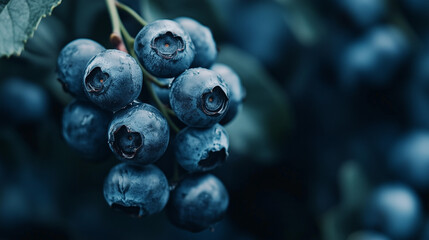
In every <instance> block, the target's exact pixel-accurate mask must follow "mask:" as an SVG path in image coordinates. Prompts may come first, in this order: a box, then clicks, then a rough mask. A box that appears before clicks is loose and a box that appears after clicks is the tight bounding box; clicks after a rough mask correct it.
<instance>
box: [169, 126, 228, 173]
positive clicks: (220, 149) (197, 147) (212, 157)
mask: <svg viewBox="0 0 429 240" xmlns="http://www.w3.org/2000/svg"><path fill="white" fill-rule="evenodd" d="M228 148H229V139H228V133H227V132H226V130H225V129H224V128H223V127H222V126H221V125H219V124H216V125H214V126H213V127H211V128H191V127H187V128H184V129H183V130H181V131H180V132H179V133H178V134H177V135H176V138H175V140H174V154H175V157H176V160H177V161H178V163H179V164H180V166H182V167H183V168H184V169H185V170H187V171H189V172H204V171H210V170H213V169H215V168H216V167H218V166H219V165H221V164H222V163H224V162H225V160H226V158H227V157H228Z"/></svg>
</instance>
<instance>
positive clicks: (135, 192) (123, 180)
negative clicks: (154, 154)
mask: <svg viewBox="0 0 429 240" xmlns="http://www.w3.org/2000/svg"><path fill="white" fill-rule="evenodd" d="M103 191H104V198H105V199H106V201H107V203H108V204H109V206H110V207H112V208H115V209H119V210H122V211H124V212H126V213H128V214H130V215H132V216H136V217H142V216H147V215H152V214H155V213H157V212H160V211H161V210H162V209H164V207H165V205H166V204H167V201H168V196H169V187H168V181H167V178H166V177H165V175H164V173H163V172H162V171H161V170H159V168H157V167H156V166H154V165H151V164H150V165H145V166H143V165H137V164H133V163H120V164H118V165H116V166H115V167H113V168H112V169H111V170H110V172H109V175H108V176H107V178H106V180H105V181H104V190H103Z"/></svg>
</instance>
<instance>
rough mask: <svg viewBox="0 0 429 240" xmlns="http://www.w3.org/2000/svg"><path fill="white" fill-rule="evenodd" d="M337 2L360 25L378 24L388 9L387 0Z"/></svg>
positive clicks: (337, 0)
mask: <svg viewBox="0 0 429 240" xmlns="http://www.w3.org/2000/svg"><path fill="white" fill-rule="evenodd" d="M335 4H338V6H339V7H340V9H341V10H342V11H344V12H345V13H346V14H347V16H348V17H349V18H350V19H351V20H352V21H353V23H354V24H356V25H357V26H359V27H369V26H371V25H374V24H376V23H377V22H379V21H380V20H381V19H382V17H383V16H384V14H385V13H386V9H387V6H386V1H385V0H335Z"/></svg>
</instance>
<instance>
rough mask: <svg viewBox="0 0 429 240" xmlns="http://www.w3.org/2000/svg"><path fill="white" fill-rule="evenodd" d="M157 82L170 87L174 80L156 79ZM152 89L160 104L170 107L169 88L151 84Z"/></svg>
mask: <svg viewBox="0 0 429 240" xmlns="http://www.w3.org/2000/svg"><path fill="white" fill-rule="evenodd" d="M158 80H159V81H160V82H161V83H162V84H166V85H168V86H170V85H171V83H172V82H173V80H174V78H158ZM152 87H153V90H154V91H155V94H156V95H157V96H158V97H159V100H161V102H162V103H164V104H165V105H170V87H169V88H160V87H158V86H157V85H155V84H152Z"/></svg>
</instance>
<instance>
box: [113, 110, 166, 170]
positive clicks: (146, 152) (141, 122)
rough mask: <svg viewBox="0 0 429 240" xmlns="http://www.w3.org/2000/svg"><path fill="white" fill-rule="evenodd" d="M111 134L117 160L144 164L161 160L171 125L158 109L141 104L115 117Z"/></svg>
mask: <svg viewBox="0 0 429 240" xmlns="http://www.w3.org/2000/svg"><path fill="white" fill-rule="evenodd" d="M108 133H109V134H108V135H109V136H108V138H109V140H108V142H109V146H110V149H111V150H112V152H113V153H114V154H115V156H116V158H117V159H119V160H121V161H130V162H139V163H142V164H149V163H153V162H155V161H157V160H158V159H159V158H160V157H161V156H162V155H163V154H164V153H165V151H166V149H167V146H168V142H169V138H170V128H169V127H168V123H167V121H166V120H165V118H164V117H163V116H162V115H161V113H160V112H159V111H158V109H156V108H155V107H153V106H151V105H149V104H145V103H137V102H135V103H133V104H131V105H130V106H129V107H127V108H125V109H123V110H121V111H118V112H116V113H115V114H114V116H113V119H112V122H111V123H110V126H109V130H108Z"/></svg>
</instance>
